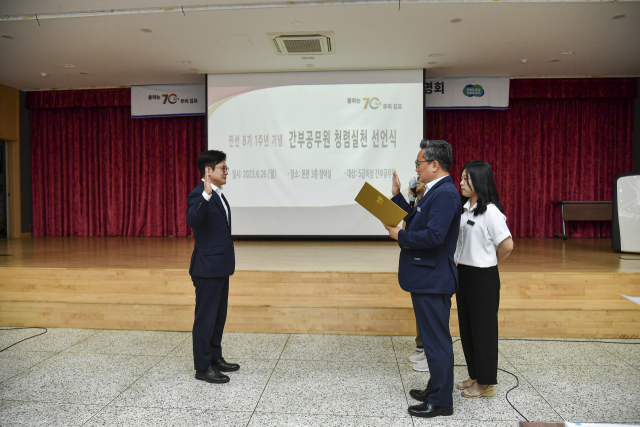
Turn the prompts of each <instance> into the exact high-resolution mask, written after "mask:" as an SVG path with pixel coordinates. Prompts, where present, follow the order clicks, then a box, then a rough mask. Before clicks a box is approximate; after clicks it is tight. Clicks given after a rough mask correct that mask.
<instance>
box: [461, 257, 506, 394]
mask: <svg viewBox="0 0 640 427" xmlns="http://www.w3.org/2000/svg"><path fill="white" fill-rule="evenodd" d="M458 283H459V288H458V292H457V293H456V304H457V306H458V323H459V325H460V341H461V342H462V350H463V351H464V358H465V360H466V361H467V370H468V371H469V378H471V379H474V380H477V381H478V382H479V383H480V384H482V385H488V384H497V383H498V307H499V306H500V274H499V273H498V266H494V267H489V268H480V267H470V266H468V265H462V264H459V265H458Z"/></svg>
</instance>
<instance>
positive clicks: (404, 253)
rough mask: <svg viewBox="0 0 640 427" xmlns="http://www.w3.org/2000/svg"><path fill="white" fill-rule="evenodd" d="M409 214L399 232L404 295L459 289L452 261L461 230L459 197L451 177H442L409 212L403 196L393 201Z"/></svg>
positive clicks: (400, 272)
mask: <svg viewBox="0 0 640 427" xmlns="http://www.w3.org/2000/svg"><path fill="white" fill-rule="evenodd" d="M391 200H393V202H394V203H396V204H397V205H398V206H400V207H401V208H402V209H404V210H405V211H407V212H408V215H407V216H406V217H405V221H406V223H407V225H406V227H405V229H404V230H400V233H398V244H399V245H400V248H401V250H400V266H399V268H398V281H399V282H400V286H401V287H402V289H404V290H405V291H407V292H413V293H421V294H449V295H453V294H454V293H455V292H456V291H457V290H458V269H457V268H456V264H455V262H454V261H453V255H454V254H455V251H456V243H457V241H458V230H459V228H460V214H461V212H462V207H461V205H460V194H458V190H457V189H456V186H455V185H454V184H453V180H452V179H451V177H450V176H446V177H444V178H442V179H441V180H440V181H438V182H437V183H436V185H434V186H433V187H432V188H431V189H430V190H429V191H427V194H425V196H424V197H423V198H422V199H420V201H419V202H418V206H417V207H416V208H415V209H412V208H411V206H409V204H408V203H407V201H406V200H405V199H404V196H402V194H398V195H397V196H395V197H394V198H392V199H391Z"/></svg>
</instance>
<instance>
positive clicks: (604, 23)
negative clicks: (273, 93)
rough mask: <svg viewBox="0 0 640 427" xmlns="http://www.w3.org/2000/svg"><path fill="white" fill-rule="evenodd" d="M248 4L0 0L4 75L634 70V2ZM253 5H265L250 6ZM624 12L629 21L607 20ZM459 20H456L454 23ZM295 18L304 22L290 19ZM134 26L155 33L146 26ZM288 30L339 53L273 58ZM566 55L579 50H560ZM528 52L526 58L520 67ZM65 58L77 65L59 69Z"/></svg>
mask: <svg viewBox="0 0 640 427" xmlns="http://www.w3.org/2000/svg"><path fill="white" fill-rule="evenodd" d="M243 1H245V2H250V3H252V4H253V6H254V7H253V8H247V9H237V10H216V11H199V12H188V13H185V14H183V13H182V12H181V11H178V12H163V13H145V14H124V15H114V16H100V17H95V16H89V17H70V18H58V19H46V16H45V17H42V16H41V18H42V19H39V22H38V21H37V20H35V19H31V20H19V21H2V20H1V19H2V17H3V16H5V15H10V16H15V15H28V14H40V15H42V14H48V13H70V12H81V11H93V10H102V11H104V10H109V9H119V8H121V9H133V8H135V9H140V8H162V7H170V6H191V5H214V4H229V5H238V4H240V3H239V2H235V3H234V2H232V1H231V0H217V1H216V0H205V1H198V0H186V1H181V0H141V1H130V0H129V1H127V0H114V1H107V0H76V1H64V0H58V1H54V0H49V1H36V0H21V1H20V0H0V34H6V35H10V36H12V37H13V39H5V38H0V58H1V60H0V83H2V84H5V85H8V86H12V87H15V88H19V89H22V90H33V89H36V88H38V89H50V88H87V87H114V86H129V85H136V84H160V83H195V82H202V81H204V77H203V76H202V75H201V73H236V72H240V73H246V72H265V71H296V70H299V71H307V70H313V71H318V70H360V69H392V68H425V67H428V68H431V70H430V71H429V72H428V75H430V76H434V77H459V76H510V77H548V76H554V77H559V76H639V75H640V2H638V1H627V2H618V1H615V2H580V1H575V2H573V1H572V2H533V1H520V2H518V1H483V0H480V1H476V2H467V1H451V0H448V1H447V0H445V1H436V0H417V1H407V0H401V4H400V11H398V2H397V1H395V2H392V1H391V2H388V3H386V4H384V3H383V2H382V1H381V0H376V1H377V3H378V4H370V3H369V4H367V3H368V2H367V0H362V1H360V3H361V4H348V5H341V4H338V3H339V1H334V2H333V4H332V5H317V4H318V3H316V2H314V4H316V5H315V6H308V5H306V6H305V5H304V2H297V3H281V4H280V7H266V6H267V5H273V3H269V4H267V3H266V1H264V0H262V1H261V0H243ZM278 1H279V0H278ZM348 1H351V2H353V0H347V2H348ZM259 3H264V5H265V7H255V6H256V5H258V4H259ZM381 3H382V4H381ZM621 14H622V15H626V17H624V18H622V19H612V17H613V16H616V15H621ZM454 18H459V19H462V21H461V22H459V23H451V22H450V21H451V20H452V19H454ZM4 19H6V18H4ZM294 21H299V22H301V23H302V25H301V26H299V27H296V26H293V25H292V22H294ZM141 28H149V29H151V30H152V32H151V33H144V32H142V31H140V29H141ZM295 31H309V32H313V31H333V32H334V33H335V46H336V53H335V54H333V55H326V56H315V59H313V60H303V59H301V57H299V56H288V57H287V56H279V55H276V54H275V52H274V49H273V48H272V46H271V45H270V42H269V40H268V38H267V36H266V33H270V32H283V33H287V32H295ZM242 35H246V37H244V36H242ZM230 36H240V37H230ZM247 37H248V39H249V40H250V43H246V42H245V43H238V44H239V45H243V44H245V45H246V44H250V46H238V47H225V46H223V45H222V44H221V42H220V41H219V38H221V39H222V40H223V41H226V42H229V41H230V40H231V41H233V40H234V39H238V40H246V38H247ZM225 44H228V43H225ZM232 44H233V43H232ZM562 51H574V52H575V53H574V54H572V55H559V52H562ZM430 54H444V56H439V57H433V56H429V55H430ZM523 59H527V62H526V63H522V62H521V60H523ZM551 60H559V62H550V61H551ZM182 61H191V62H190V63H188V62H186V63H185V62H182ZM64 64H73V65H75V66H76V67H75V68H64V67H63V65H64ZM307 64H313V68H310V67H307ZM190 68H194V69H197V70H190ZM80 72H86V73H88V74H86V75H81V74H79V73H80ZM40 73H47V74H48V76H47V77H42V76H41V75H40Z"/></svg>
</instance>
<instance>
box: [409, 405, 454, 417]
mask: <svg viewBox="0 0 640 427" xmlns="http://www.w3.org/2000/svg"><path fill="white" fill-rule="evenodd" d="M409 415H411V416H414V417H422V418H431V417H437V416H438V415H445V416H448V415H453V406H448V407H447V406H436V405H434V404H431V403H429V402H424V403H421V404H419V405H414V406H409Z"/></svg>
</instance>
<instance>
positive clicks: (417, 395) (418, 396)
mask: <svg viewBox="0 0 640 427" xmlns="http://www.w3.org/2000/svg"><path fill="white" fill-rule="evenodd" d="M431 393H433V392H432V391H429V390H427V389H424V390H420V389H419V388H414V389H413V390H411V391H410V392H409V395H410V396H411V397H413V398H414V399H415V400H419V401H420V402H426V401H427V398H428V397H429V396H431Z"/></svg>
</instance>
